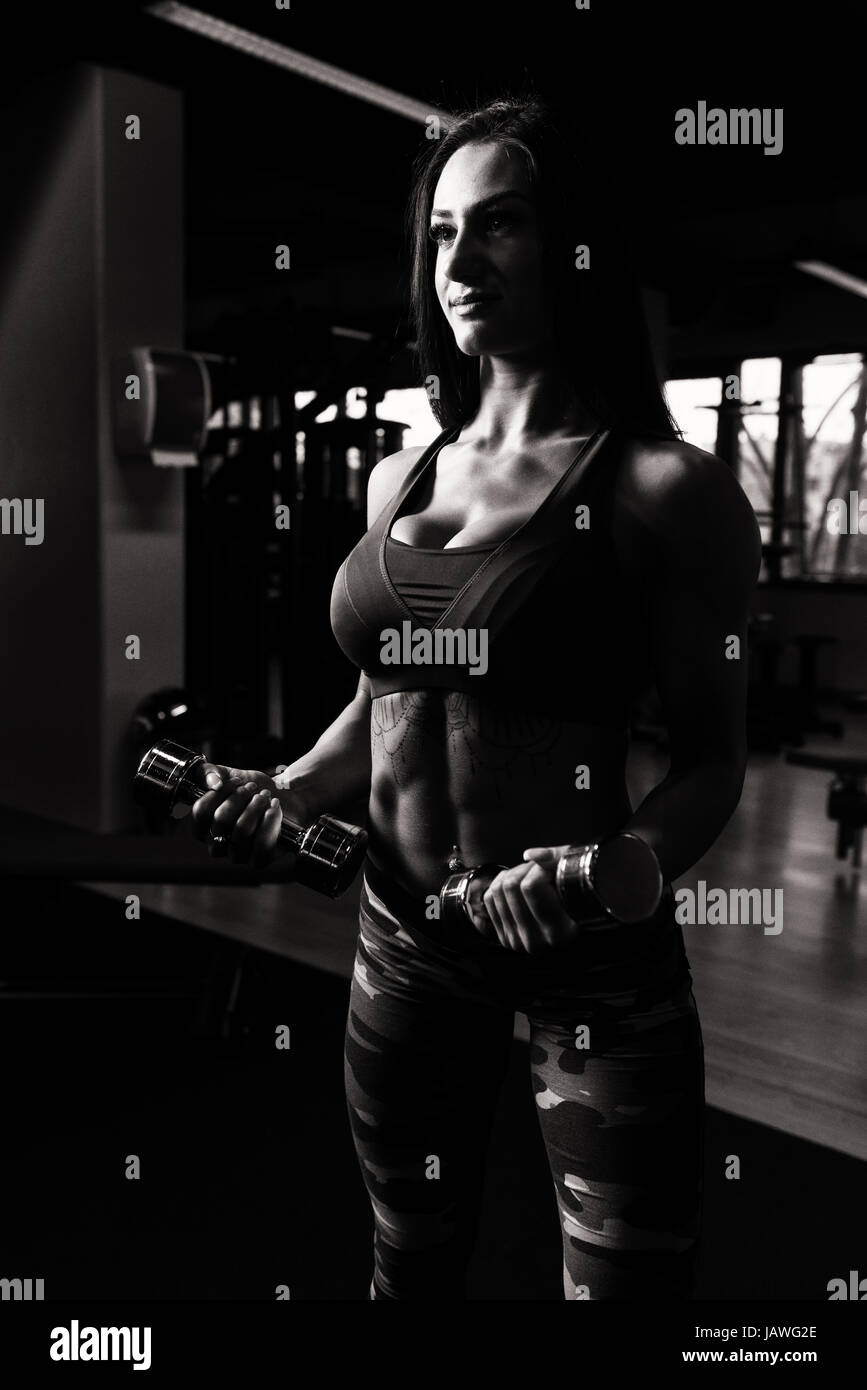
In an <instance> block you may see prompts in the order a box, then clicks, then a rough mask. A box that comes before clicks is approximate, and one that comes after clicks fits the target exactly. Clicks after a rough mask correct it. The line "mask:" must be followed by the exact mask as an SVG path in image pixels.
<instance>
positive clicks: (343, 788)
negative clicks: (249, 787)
mask: <svg viewBox="0 0 867 1390" xmlns="http://www.w3.org/2000/svg"><path fill="white" fill-rule="evenodd" d="M274 781H275V782H276V784H277V787H278V790H280V789H287V790H290V791H291V792H292V793H293V795H294V796H297V797H299V798H300V799H301V801H302V802H303V804H304V807H305V809H306V812H307V818H308V819H309V820H315V818H316V817H317V816H318V815H320V814H321V813H322V812H323V811H330V812H335V811H339V810H340V808H341V807H343V806H344V805H346V804H348V803H353V802H360V801H364V802H366V801H367V798H368V795H369V792H370V701H369V700H368V699H366V698H365V697H364V696H363V695H361V694H359V695H357V696H356V698H355V699H354V700H352V701H351V702H350V703H349V704H348V705H347V706H346V708H345V709H344V710H343V711H342V712H341V713H340V714H339V715H338V717H337V718H336V719H335V721H334V723H333V724H331V725H329V727H328V728H327V729H326V730H325V732H324V733H323V734H322V735H321V736H320V737H319V738H318V739H317V741H316V743H315V744H314V745H313V747H312V748H311V749H309V751H308V752H306V753H304V754H302V756H301V757H300V758H296V760H295V762H294V763H291V764H290V765H289V766H288V767H287V768H286V769H285V770H284V771H283V772H280V773H278V774H277V776H276V777H275V778H274Z"/></svg>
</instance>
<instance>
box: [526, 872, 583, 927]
mask: <svg viewBox="0 0 867 1390" xmlns="http://www.w3.org/2000/svg"><path fill="white" fill-rule="evenodd" d="M520 890H521V893H522V895H523V898H524V902H525V904H526V908H527V911H528V912H529V913H530V914H531V916H532V917H533V919H534V920H535V922H536V924H537V935H538V937H539V938H540V939H541V944H542V946H543V947H550V946H558V945H563V944H565V943H566V942H567V941H570V940H571V939H572V938H573V937H574V936H575V935H576V934H577V932H578V927H577V924H576V923H575V921H574V920H573V919H572V918H571V917H570V916H569V914H568V912H566V911H565V910H564V908H563V904H562V903H561V901H560V897H559V894H558V893H557V889H556V887H555V886H554V884H553V883H552V882H551V879H550V877H549V875H548V873H547V872H546V871H545V870H544V869H542V868H541V867H540V866H539V865H538V864H533V865H532V867H531V868H530V871H529V873H527V874H525V875H524V877H523V879H522V880H521V885H520Z"/></svg>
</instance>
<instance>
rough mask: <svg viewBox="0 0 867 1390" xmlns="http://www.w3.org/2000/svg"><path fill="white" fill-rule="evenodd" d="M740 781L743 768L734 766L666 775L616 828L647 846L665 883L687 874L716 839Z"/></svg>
mask: <svg viewBox="0 0 867 1390" xmlns="http://www.w3.org/2000/svg"><path fill="white" fill-rule="evenodd" d="M743 781H744V771H743V768H742V767H740V766H739V765H738V764H737V763H734V762H729V763H705V764H703V765H701V766H699V767H694V768H690V769H689V770H687V771H684V772H679V773H674V772H669V774H668V776H667V777H666V778H665V779H664V780H663V781H662V782H660V783H659V785H658V786H656V787H654V788H653V790H652V791H651V792H650V793H649V794H648V796H646V797H645V799H644V801H642V803H641V805H640V806H639V807H638V809H637V810H636V811H635V812H634V813H633V815H632V816H631V817H630V818H629V820H628V821H627V822H626V824H625V825H623V826H622V827H621V829H622V830H625V831H626V830H628V831H632V832H633V833H634V834H635V835H638V836H639V837H640V838H641V839H642V840H644V841H646V843H647V844H648V845H650V847H651V849H652V850H653V851H654V853H655V854H656V857H657V859H658V860H659V865H660V868H661V869H662V877H663V879H664V880H665V882H666V883H669V882H671V881H672V880H673V879H676V878H679V877H680V875H681V874H684V873H686V872H687V870H688V869H691V868H692V866H693V864H696V863H697V862H698V861H699V859H701V857H702V855H703V854H706V853H707V851H708V850H709V849H710V848H711V846H712V845H713V844H714V843H715V842H716V840H717V839H718V838H719V836H720V835H721V834H722V831H723V830H724V829H725V827H726V825H727V824H728V822H729V820H730V819H731V817H732V815H733V814H734V811H735V809H736V808H737V804H738V802H739V801H740V797H741V791H742V789H743Z"/></svg>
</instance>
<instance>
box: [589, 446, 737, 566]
mask: <svg viewBox="0 0 867 1390" xmlns="http://www.w3.org/2000/svg"><path fill="white" fill-rule="evenodd" d="M615 509H616V515H617V519H618V524H619V525H620V527H621V528H622V530H623V531H624V533H631V535H632V536H633V537H635V535H636V533H637V532H640V533H641V535H642V536H643V537H644V538H645V539H646V540H651V541H652V542H653V543H654V548H655V549H657V550H662V551H664V552H667V553H668V554H669V555H671V556H675V555H676V556H677V558H678V559H679V560H680V562H681V563H682V564H685V565H687V566H691V565H695V566H696V567H699V568H706V567H708V566H713V565H716V564H720V563H722V562H723V561H724V560H727V561H728V562H729V563H734V564H736V565H737V566H738V567H740V568H742V569H743V571H744V573H745V574H746V573H749V572H752V577H753V578H755V577H756V575H757V574H758V570H759V566H760V563H761V533H760V531H759V526H758V523H757V521H756V518H755V513H754V512H753V509H752V506H751V504H750V501H749V499H748V498H747V495H746V493H745V492H744V490H743V488H742V487H741V485H740V483H739V482H738V481H737V479H736V477H735V476H734V473H733V472H732V470H731V469H730V468H729V466H728V464H727V463H725V462H724V461H723V460H722V459H721V458H718V457H717V455H716V454H710V453H708V452H707V451H706V450H705V449H699V448H697V447H696V446H695V445H694V444H687V443H686V442H685V441H684V440H679V439H672V440H669V439H660V440H637V439H635V440H630V441H629V442H628V443H627V445H626V447H625V449H624V451H623V456H622V459H621V462H620V465H619V467H618V473H617V481H616V486H615Z"/></svg>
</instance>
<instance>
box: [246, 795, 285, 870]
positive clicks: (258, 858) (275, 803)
mask: <svg viewBox="0 0 867 1390" xmlns="http://www.w3.org/2000/svg"><path fill="white" fill-rule="evenodd" d="M282 823H283V806H282V804H281V802H280V798H279V797H277V796H274V797H272V798H271V803H270V805H269V806H268V809H267V810H266V812H265V814H264V816H263V817H262V824H261V825H260V827H259V832H258V834H257V835H256V837H255V839H254V840H253V848H252V853H251V855H250V863H251V864H252V865H253V867H254V868H256V869H264V868H265V866H266V865H267V864H270V862H271V860H272V859H273V857H274V850H275V848H276V846H277V842H278V840H279V839H280V826H281V825H282Z"/></svg>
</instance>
